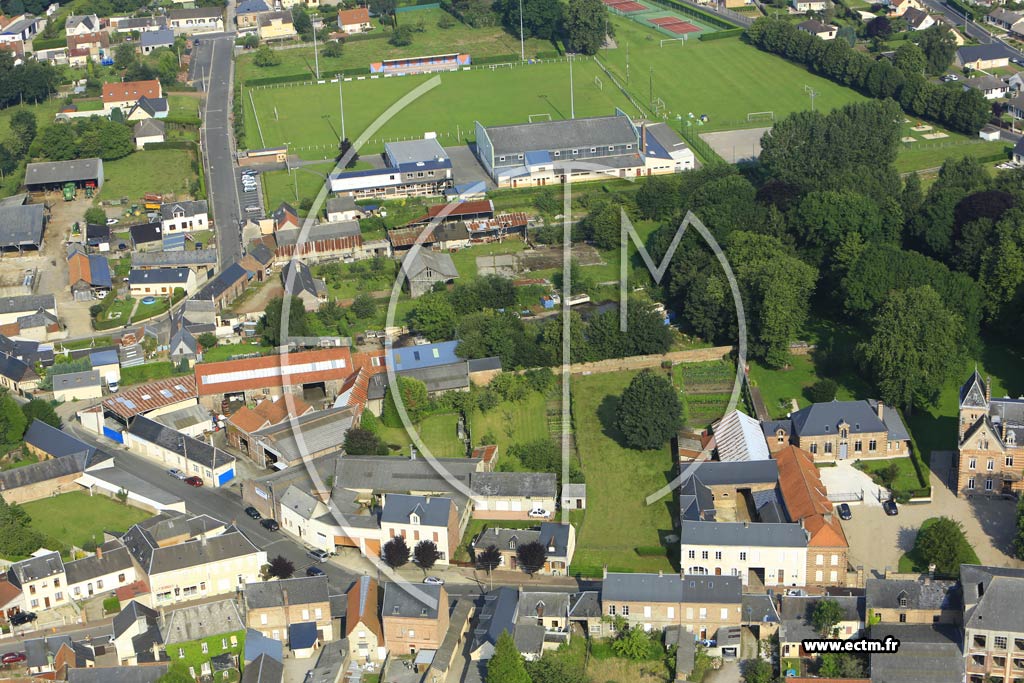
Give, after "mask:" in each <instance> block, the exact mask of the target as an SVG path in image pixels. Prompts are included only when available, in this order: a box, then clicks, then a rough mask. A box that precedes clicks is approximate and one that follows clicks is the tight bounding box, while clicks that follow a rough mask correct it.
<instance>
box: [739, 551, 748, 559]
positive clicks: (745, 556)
mask: <svg viewBox="0 0 1024 683" xmlns="http://www.w3.org/2000/svg"><path fill="white" fill-rule="evenodd" d="M746 561H747V551H746V550H741V551H740V562H746Z"/></svg>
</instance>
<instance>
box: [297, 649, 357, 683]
mask: <svg viewBox="0 0 1024 683" xmlns="http://www.w3.org/2000/svg"><path fill="white" fill-rule="evenodd" d="M349 652H350V651H349V644H348V639H347V638H342V639H341V640H340V641H338V642H335V643H325V644H324V646H323V647H322V648H320V656H319V657H317V660H316V666H314V667H313V668H312V669H311V670H310V671H309V672H307V674H306V678H305V680H304V681H303V683H336V682H337V681H338V680H339V679H340V678H341V675H342V673H343V672H344V670H345V669H346V667H347V666H348V660H349Z"/></svg>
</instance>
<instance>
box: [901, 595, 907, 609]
mask: <svg viewBox="0 0 1024 683" xmlns="http://www.w3.org/2000/svg"><path fill="white" fill-rule="evenodd" d="M906 606H907V599H906V598H905V597H900V607H906Z"/></svg>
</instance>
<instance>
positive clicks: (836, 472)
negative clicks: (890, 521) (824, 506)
mask: <svg viewBox="0 0 1024 683" xmlns="http://www.w3.org/2000/svg"><path fill="white" fill-rule="evenodd" d="M818 474H820V475H821V482H822V483H823V484H825V488H826V489H827V490H828V494H829V496H830V497H832V499H833V500H834V501H836V502H848V503H850V504H853V505H856V504H857V503H856V501H853V500H850V498H852V497H853V496H857V497H858V498H861V501H860V504H861V505H865V506H872V505H873V506H875V507H881V505H882V503H881V501H882V500H885V499H886V498H888V497H889V496H888V493H886V492H885V489H883V488H882V487H881V486H879V485H878V484H876V483H875V482H874V481H872V480H871V477H869V476H868V475H867V474H865V473H864V472H861V471H860V470H858V469H857V468H856V467H854V466H853V464H852V463H851V462H850V461H848V460H846V461H843V462H839V463H836V466H835V467H820V468H818ZM840 497H842V500H840Z"/></svg>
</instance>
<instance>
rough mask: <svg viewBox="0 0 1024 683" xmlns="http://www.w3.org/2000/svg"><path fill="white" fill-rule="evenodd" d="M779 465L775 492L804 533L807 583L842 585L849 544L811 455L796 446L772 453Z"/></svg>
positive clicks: (844, 578)
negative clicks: (776, 491)
mask: <svg viewBox="0 0 1024 683" xmlns="http://www.w3.org/2000/svg"><path fill="white" fill-rule="evenodd" d="M775 461H776V462H777V463H778V465H779V493H781V494H782V501H783V503H785V506H786V512H787V514H788V515H789V520H790V521H791V522H799V523H800V524H801V525H802V526H803V528H804V530H805V531H807V533H808V539H807V585H808V586H844V585H846V570H847V567H848V566H849V558H848V553H849V550H850V545H849V543H848V542H847V540H846V534H845V533H843V527H842V524H841V523H840V521H839V516H838V515H835V514H833V511H832V502H831V501H830V500H829V499H828V492H827V491H826V490H825V485H824V484H823V483H822V482H821V476H820V475H819V474H818V468H817V467H816V466H815V465H814V458H812V457H811V454H810V453H808V452H807V451H804V450H801V449H799V448H797V447H796V446H787V447H786V448H784V449H782V450H781V451H779V452H778V453H776V454H775Z"/></svg>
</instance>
